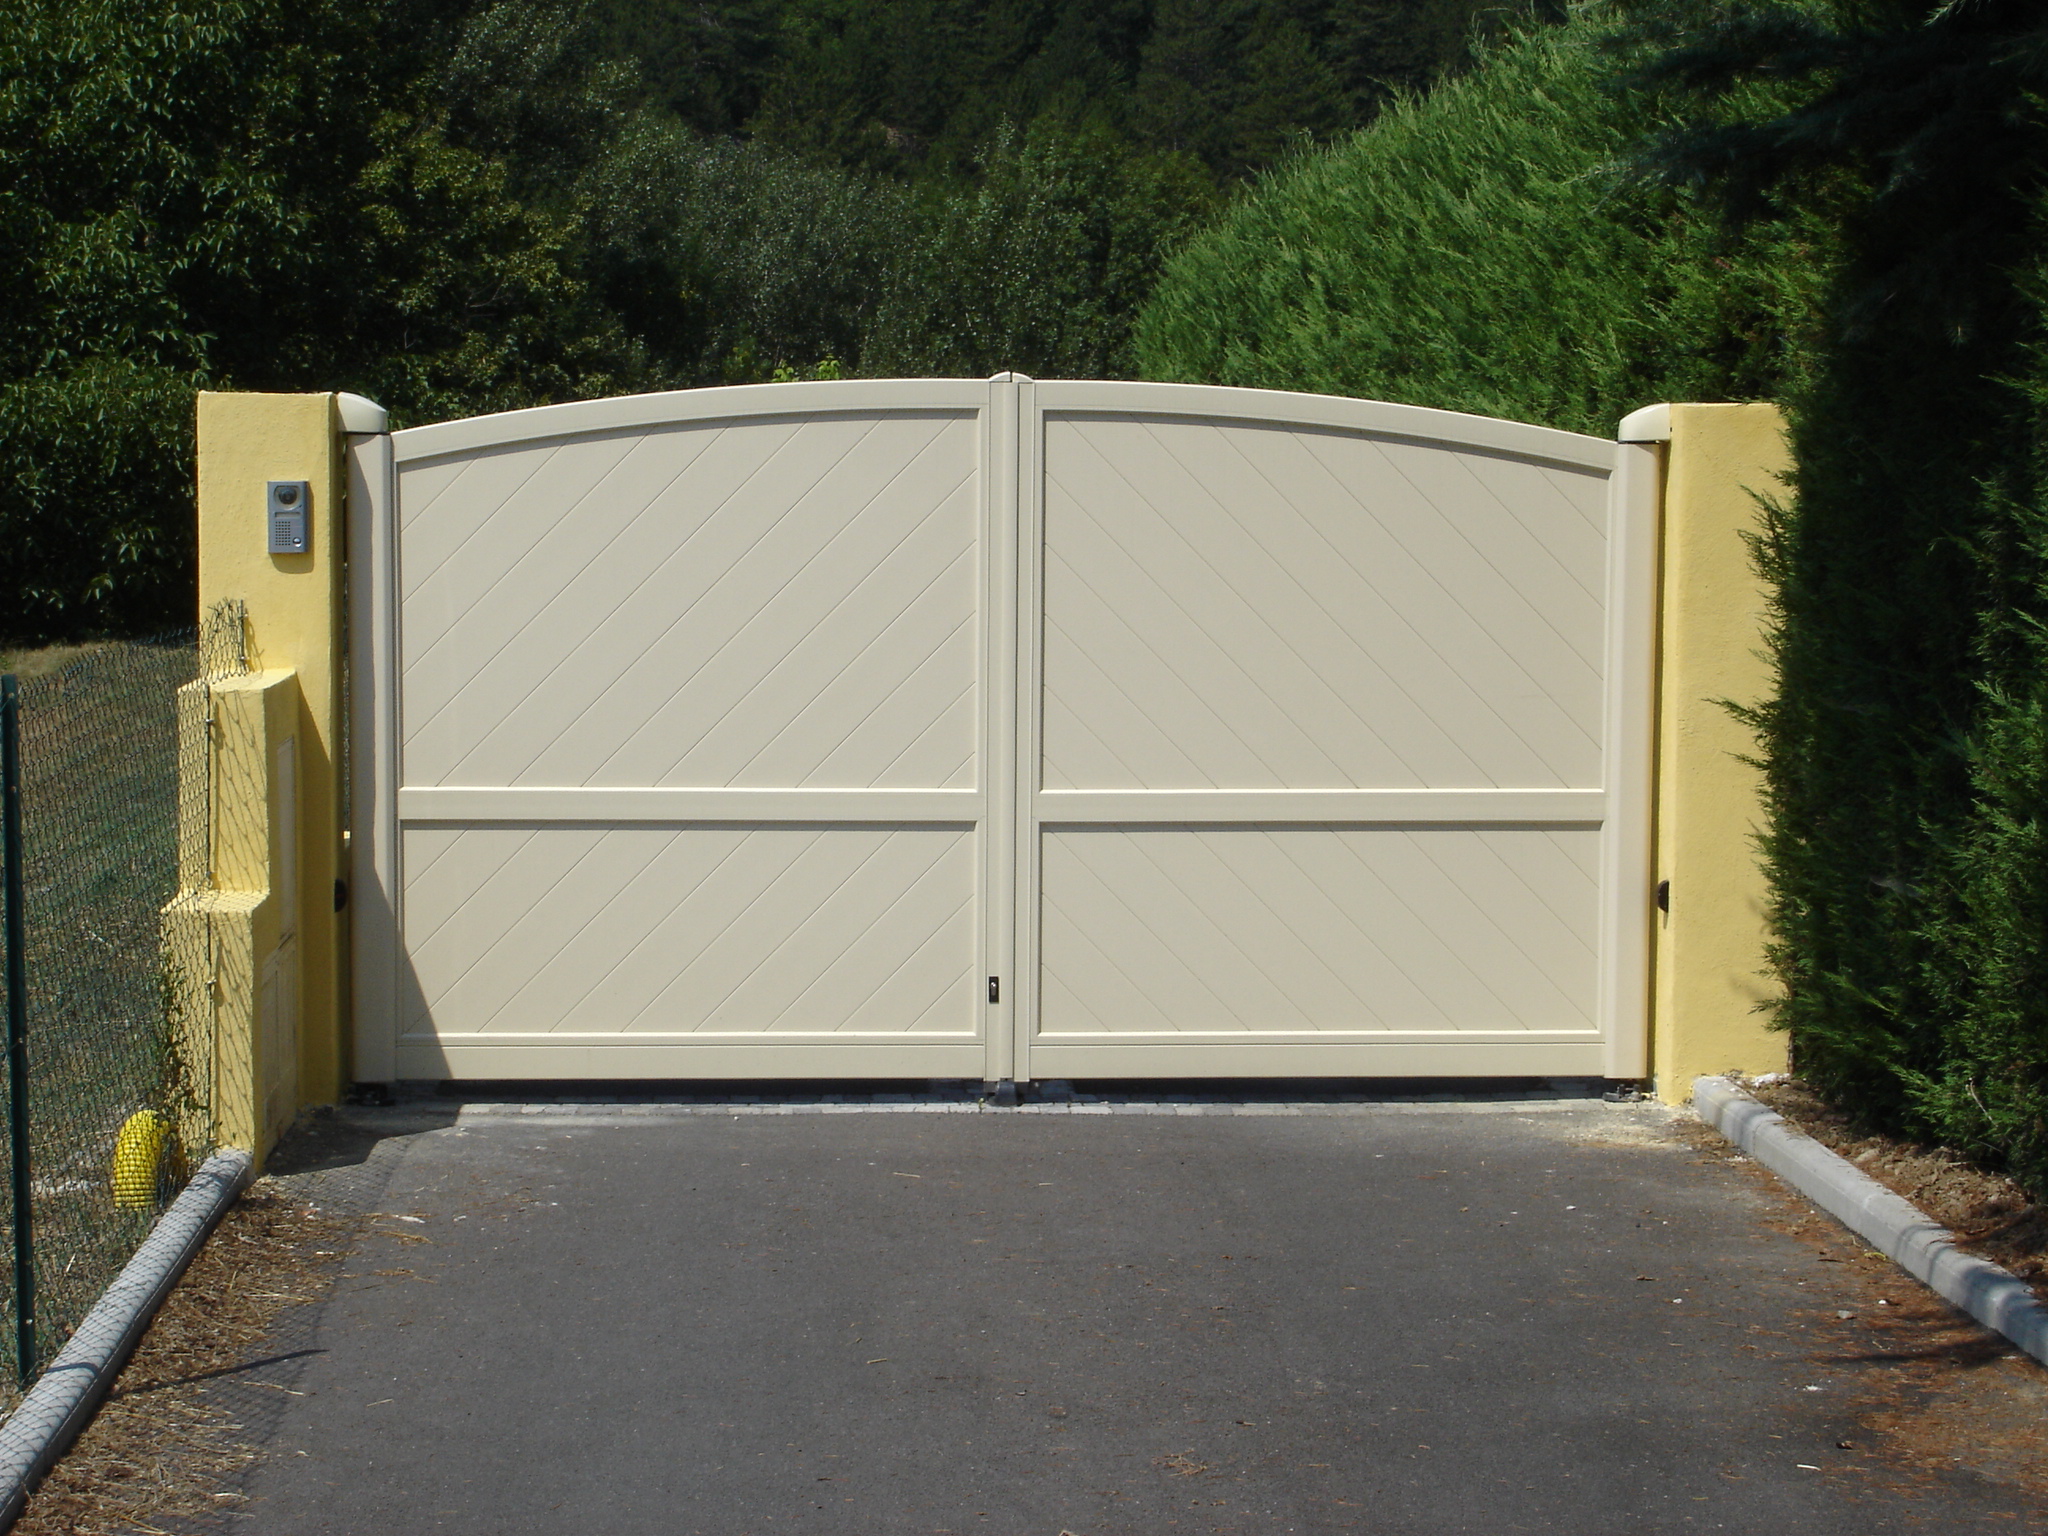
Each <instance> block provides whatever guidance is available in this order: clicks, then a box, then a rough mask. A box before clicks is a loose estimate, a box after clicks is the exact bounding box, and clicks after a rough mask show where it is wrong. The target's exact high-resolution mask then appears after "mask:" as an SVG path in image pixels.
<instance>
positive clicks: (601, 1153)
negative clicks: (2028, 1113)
mask: <svg viewBox="0 0 2048 1536" xmlns="http://www.w3.org/2000/svg"><path fill="white" fill-rule="evenodd" d="M959 1109H960V1106H949V1105H938V1104H933V1105H923V1106H917V1105H902V1106H892V1107H889V1108H888V1109H879V1108H878V1109H873V1110H867V1111H859V1110H852V1109H848V1108H846V1107H843V1106H841V1107H836V1108H828V1107H824V1106H819V1107H815V1108H812V1109H810V1110H807V1111H803V1112H793V1113H775V1112H771V1111H770V1110H769V1109H768V1108H766V1107H760V1106H745V1107H735V1108H733V1109H732V1110H730V1111H727V1110H719V1109H713V1110H704V1109H699V1110H695V1111H691V1112H675V1113H668V1114H664V1113H660V1112H650V1111H646V1110H637V1111H634V1112H631V1113H627V1112H614V1111H607V1110H601V1109H582V1110H570V1109H562V1110H559V1111H557V1112H554V1113H550V1114H527V1115H521V1114H518V1113H515V1112H511V1111H509V1110H504V1109H494V1108H491V1107H489V1106H481V1107H479V1106H472V1107H471V1108H470V1109H469V1110H468V1111H466V1112H465V1113H464V1115H463V1116H462V1118H460V1119H457V1120H454V1121H453V1123H449V1118H450V1116H451V1115H452V1113H453V1112H452V1110H438V1111H436V1110H432V1109H429V1110H428V1111H427V1112H426V1115H425V1118H419V1113H420V1112H419V1111H417V1110H415V1111H400V1112H396V1113H395V1114H393V1115H387V1116H385V1117H384V1118H383V1119H382V1120H378V1119H377V1118H376V1117H374V1116H373V1117H370V1119H369V1120H368V1121H365V1122H362V1123H363V1124H364V1125H367V1126H368V1128H369V1129H368V1131H366V1132H365V1134H366V1135H375V1134H380V1133H388V1134H382V1139H381V1140H378V1141H377V1142H376V1145H375V1147H374V1150H373V1152H372V1153H371V1154H370V1156H369V1158H368V1161H367V1162H366V1163H365V1164H364V1165H363V1167H362V1168H361V1169H358V1170H356V1171H355V1174H354V1176H355V1177H356V1179H357V1183H356V1185H355V1188H356V1189H357V1190H358V1192H359V1193H361V1194H362V1196H363V1198H364V1199H365V1200H366V1201H367V1208H368V1209H370V1210H373V1211H375V1212H378V1213H381V1214H379V1215H378V1216H376V1217H375V1218H374V1219H371V1220H370V1221H369V1222H368V1224H367V1225H368V1235H366V1236H365V1237H364V1239H363V1241H362V1243H361V1246H360V1249H359V1251H358V1252H356V1253H355V1254H354V1255H352V1256H351V1257H350V1258H349V1260H348V1261H347V1263H346V1264H345V1266H344V1270H343V1274H342V1276H341V1278H340V1279H339V1281H338V1283H337V1286H336V1289H335V1292H334V1294H333V1296H332V1298H331V1299H330V1300H329V1301H328V1302H327V1303H326V1304H325V1306H324V1309H323V1310H322V1312H321V1314H320V1316H319V1317H318V1319H317V1324H316V1327H317V1336H314V1337H311V1339H310V1342H308V1343H307V1345H306V1348H305V1350H304V1351H296V1350H295V1351H289V1352H288V1353H290V1354H291V1355H293V1358H291V1359H287V1360H282V1361H279V1362H277V1363H276V1364H273V1365H270V1366H267V1367H265V1368H264V1369H262V1370H260V1371H258V1372H256V1373H253V1374H254V1375H257V1376H260V1377H261V1381H260V1382H254V1383H252V1386H255V1385H260V1386H264V1387H267V1388H270V1389H271V1391H270V1395H269V1398H268V1401H270V1402H273V1403H275V1404H277V1405H278V1406H277V1411H276V1412H275V1413H273V1414H272V1415H271V1416H270V1418H269V1421H268V1423H267V1424H266V1425H264V1426H261V1435H262V1438H263V1439H264V1440H265V1442H266V1443H265V1446H264V1449H265V1450H266V1453H267V1454H266V1455H265V1456H264V1457H263V1459H262V1461H261V1462H260V1464H259V1466H258V1469H257V1471H256V1473H255V1475H254V1480H253V1482H252V1484H251V1486H250V1492H251V1494H252V1495H253V1501H252V1502H251V1503H250V1504H249V1505H248V1506H246V1514H245V1515H244V1516H242V1517H241V1518H239V1519H237V1520H236V1522H235V1528H236V1529H239V1530H246V1531H255V1532H261V1533H266V1536H268V1533H277V1536H285V1533H292V1536H298V1533H306V1536H312V1533H321V1532H346V1533H351V1536H362V1533H369V1532H377V1533H389V1536H404V1533H411V1532H448V1533H476V1536H509V1533H524V1532H550V1533H552V1532H601V1533H619V1536H627V1533H640V1532H648V1533H655V1532H659V1533H663V1536H682V1533H701V1536H747V1533H761V1532H774V1531H786V1530H792V1529H798V1530H809V1531H814V1532H819V1533H847V1536H853V1533H861V1536H884V1533H888V1536H894V1533H918V1536H960V1533H965V1532H985V1533H990V1536H1062V1533H1072V1536H1126V1533H1128V1536H1138V1533H1161V1532H1168V1531H1176V1532H1177V1531H1187V1532H1231V1533H1238V1532H1247V1533H1249V1532H1316V1533H1320V1532H1339V1531H1346V1532H1349V1531H1357V1532H1376V1533H1410V1532H1412V1533H1439V1532H1442V1533H1450V1532H1468V1531H1469V1532H1489V1533H1492V1532H1508V1531H1547V1532H1570V1533H1574V1536H1596V1533H1609V1532H1611V1533H1616V1536H1622V1533H1627V1536H1637V1533H1645V1532H1661V1531H1695V1530H1742V1531H1785V1532H1800V1533H1812V1536H1821V1533H1830V1532H1841V1533H1845V1536H1847V1533H1851V1532H1854V1533H1858V1536H1868V1533H1876V1532H1888V1531H1907V1530H1914V1531H1921V1530H1929V1529H1945V1530H1977V1529H1982V1530H1987V1531H2002V1532H2013V1531H2021V1530H2025V1531H2031V1530H2035V1529H2037V1528H2039V1527H2038V1519H2037V1516H2036V1515H2035V1513H2034V1510H2033V1507H2032V1506H2031V1505H2030V1503H2029V1502H2028V1500H2027V1499H2026V1498H2025V1497H2024V1496H2023V1495H2022V1494H2020V1493H2019V1492H2018V1491H2016V1490H2015V1489H2014V1488H2013V1487H2012V1486H2010V1485H2009V1484H2007V1483H2003V1482H2000V1481H1998V1480H1996V1479H1993V1478H1989V1477H1986V1476H1983V1475H1980V1473H1979V1472H1978V1471H1977V1470H1976V1469H1974V1468H1973V1467H1972V1466H1971V1465H1970V1463H1969V1460H1968V1458H1967V1457H1964V1458H1961V1459H1957V1458H1954V1457H1950V1458H1947V1460H1946V1461H1945V1462H1941V1461H1938V1462H1936V1463H1934V1464H1932V1466H1931V1469H1930V1467H1929V1466H1928V1465H1920V1466H1918V1467H1916V1468H1912V1469H1908V1468H1904V1467H1898V1466H1892V1465H1889V1464H1887V1463H1886V1462H1885V1460H1884V1458H1883V1456H1882V1455H1881V1454H1880V1448H1879V1447H1877V1446H1875V1445H1874V1444H1873V1441H1872V1437H1871V1434H1870V1432H1869V1431H1868V1429H1867V1423H1868V1420H1869V1407H1870V1402H1871V1400H1872V1393H1873V1392H1874V1391H1878V1390H1880V1389H1882V1388H1884V1387H1885V1385H1886V1384H1885V1382H1884V1381H1883V1379H1882V1378H1883V1377H1884V1374H1885V1372H1886V1371H1888V1370H1890V1369H1891V1368H1892V1367H1893V1366H1894V1365H1896V1364H1897V1362H1898V1360H1899V1359H1900V1358H1901V1357H1902V1354H1903V1353H1910V1350H1911V1348H1912V1341H1911V1340H1910V1339H1905V1338H1903V1337H1902V1336H1888V1335H1886V1334H1885V1333H1884V1332H1882V1331H1881V1330H1882V1328H1883V1327H1884V1326H1887V1325H1889V1324H1890V1323H1892V1322H1893V1321H1894V1320H1895V1319H1896V1318H1897V1317H1898V1316H1901V1315H1902V1314H1898V1313H1894V1314H1892V1317H1891V1318H1884V1317H1881V1316H1880V1315H1879V1314H1877V1313H1876V1312H1875V1311H1874V1310H1873V1309H1874V1308H1875V1307H1876V1306H1877V1305H1878V1303H1877V1302H1874V1301H1873V1300H1872V1297H1871V1293H1870V1289H1869V1286H1868V1285H1867V1284H1866V1285H1863V1288H1862V1289H1861V1290H1858V1289H1857V1286H1858V1284H1860V1283H1861V1282H1860V1281H1859V1279H1858V1273H1855V1272H1852V1270H1853V1266H1848V1265H1845V1264H1844V1263H1842V1262H1839V1261H1840V1260H1841V1259H1842V1257H1843V1256H1844V1255H1845V1254H1846V1253H1848V1252H1850V1251H1851V1250H1852V1249H1853V1248H1854V1246H1855V1245H1853V1243H1851V1242H1850V1240H1849V1239H1847V1238H1846V1236H1841V1235H1839V1233H1838V1234H1837V1235H1838V1237H1839V1241H1838V1243H1837V1244H1836V1246H1835V1247H1834V1248H1833V1250H1832V1251H1830V1249H1829V1246H1828V1243H1827V1241H1826V1236H1825V1234H1823V1236H1822V1238H1821V1239H1819V1240H1816V1239H1815V1238H1813V1237H1812V1236H1800V1235H1798V1234H1797V1233H1795V1232H1794V1231H1791V1230H1788V1228H1787V1223H1786V1222H1785V1220H1784V1219H1783V1211H1782V1209H1780V1206H1779V1204H1774V1202H1775V1201H1777V1197H1776V1196H1774V1195H1773V1194H1772V1193H1771V1192H1770V1190H1769V1189H1768V1188H1767V1186H1766V1184H1765V1182H1764V1181H1762V1180H1761V1179H1760V1178H1759V1177H1757V1176H1754V1175H1753V1174H1750V1173H1749V1172H1748V1171H1747V1170H1743V1169H1740V1168H1734V1167H1730V1166H1728V1165H1727V1164H1726V1163H1724V1162H1722V1161H1719V1160H1716V1159H1713V1158H1703V1157H1701V1156H1700V1155H1699V1154H1698V1153H1697V1152H1696V1151H1695V1150H1694V1149H1693V1148H1691V1147H1689V1146H1688V1144H1687V1142H1686V1141H1685V1140H1684V1139H1683V1138H1682V1137H1681V1136H1679V1135H1677V1134H1675V1132H1674V1130H1673V1128H1672V1122H1671V1117H1670V1116H1669V1114H1668V1113H1667V1112H1665V1111H1662V1110H1659V1109H1657V1108H1656V1107H1654V1106H1641V1105H1639V1106H1613V1105H1607V1104H1603V1103H1599V1102H1597V1101H1584V1100H1581V1101H1556V1102H1531V1103H1526V1104H1520V1103H1476V1104H1440V1105H1371V1104H1365V1105H1330V1106H1322V1107H1320V1108H1317V1109H1315V1110H1313V1111H1312V1112H1308V1113H1299V1112H1287V1111H1286V1107H1285V1106H1281V1105H1275V1104H1267V1105H1260V1104H1247V1105H1242V1106H1238V1108H1237V1111H1236V1112H1232V1107H1231V1106H1228V1105H1212V1106H1207V1107H1204V1108H1202V1109H1201V1110H1200V1112H1185V1111H1184V1112H1181V1113H1174V1112H1172V1106H1170V1105H1166V1106H1162V1105H1159V1104H1142V1105H1133V1106H1129V1107H1127V1108H1125V1109H1123V1110H1120V1111H1119V1110H1111V1109H1108V1108H1106V1107H1101V1106H1091V1107H1089V1108H1087V1109H1081V1110H1075V1111H1073V1112H1063V1113H1043V1112H1032V1111H1028V1110H1027V1111H1024V1112H1017V1111H1007V1112H1006V1111H1000V1110H992V1111H988V1112H982V1113H969V1112H958V1111H959ZM948 1111H954V1112H948ZM408 1113H412V1114H413V1115H414V1116H415V1118H413V1119H411V1120H407V1119H405V1118H404V1117H405V1115H406V1114H408ZM436 1116H438V1119H437V1118H436ZM408 1126H412V1127H421V1126H438V1128H431V1129H418V1128H415V1129H411V1130H409V1131H408V1129H407V1127H408ZM365 1192H366V1193H365ZM1843 1245H1847V1247H1844V1246H1843ZM1898 1285H1899V1286H1900V1287H1903V1288H1905V1289H1912V1286H1911V1282H1909V1281H1904V1280H1903V1279H1901V1280H1900V1281H1899V1282H1898ZM1883 1304H1884V1305H1891V1304H1892V1303H1891V1302H1889V1301H1886V1302H1884V1303H1883ZM1977 1347H1978V1351H1979V1354H1980V1355H1981V1356H1982V1358H1983V1359H1985V1360H1990V1359H1993V1358H1995V1356H1996V1354H1997V1352H1998V1347H1997V1345H1996V1343H1995V1342H1993V1341H1989V1340H1988V1336H1985V1338H1983V1339H1980V1341H1979V1344H1978V1346H1977ZM2028 1369H2031V1367H2028Z"/></svg>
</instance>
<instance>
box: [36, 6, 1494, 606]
mask: <svg viewBox="0 0 2048 1536" xmlns="http://www.w3.org/2000/svg"><path fill="white" fill-rule="evenodd" d="M1480 14H1481V4H1480V0H1215V3H1199V0H1104V3H1089V0H692V3H684V0H588V3H585V0H0V81H4V85H0V185H4V186H5V188H6V195H5V196H4V198H0V270H4V272H5V274H6V284H7V303H6V304H5V305H4V307H0V592H4V593H5V594H6V596H5V597H4V598H0V639H15V640H33V639H45V638H59V637H71V636H78V635H84V634H92V633H97V632H109V631H121V630H126V631H130V632H132V631H134V630H137V629H149V628H155V627H162V626H164V625H167V624H173V623H180V622H185V621H187V620H188V619H189V616H190V612H189V611H190V607H191V597H190V582H191V558H192V555H191V549H190V527H191V476H190V458H189V456H190V444H189V435H190V420H191V396H192V392H193V390H195V389H197V388H239V389H281V390H299V389H348V390H354V391H357V392H359V393H362V394H366V395H370V396H373V397H375V398H377V399H379V400H381V401H383V402H384V403H385V404H386V405H388V406H389V407H390V408H391V409H392V411H393V413H394V416H395V418H396V419H397V420H398V421H399V422H401V423H408V422H418V421H423V420H433V419H437V418H443V417H450V416H460V415H468V414H473V413H476V412H480V411H489V410H499V409H506V408H511V407H516V406H521V405H529V404H535V403H541V402H546V401H551V400H561V399H569V398H578V397H588V396H595V395H603V394H613V393H620V392H625V391H632V390H645V389H659V388H673V387H683V386H691V385H699V384H712V383H725V382H748V381H754V380H765V379H773V378H785V377H796V376H814V375H826V376H829V375H833V374H969V375H972V374H984V373H988V372H991V371H994V370H996V369H998V368H1004V367H1016V368H1021V369H1025V370H1027V371H1032V372H1037V373H1041V374H1048V375H1050V374H1059V375H1069V376H1073V375H1079V376H1095V375H1105V374H1119V373H1125V372H1128V371H1129V369H1130V368H1131V366H1132V365H1131V360H1130V331H1131V325H1132V322H1133V319H1134V317H1135V315H1136V313H1137V311H1138V308H1139V307H1140V305H1141V304H1142V303H1143V301H1144V299H1145V296H1146V295H1147V294H1148V293H1149V291H1150V289H1151V285H1152V283H1153V281H1154V279H1155V277H1156V275H1157V272H1158V270H1159V266H1160V263H1161V261H1162V260H1163V258H1164V257H1165V255H1166V254H1167V253H1168V252H1169V251H1171V250H1172V249H1174V248H1176V247H1177V246H1178V245H1179V244H1180V243H1181V242H1182V241H1183V240H1184V239H1185V238H1186V237H1187V235H1188V234H1190V233H1191V232H1192V231H1193V230H1195V229H1196V228H1198V227H1199V226H1200V225H1201V224H1202V223H1203V222H1204V221H1206V220H1207V219H1208V218H1209V217H1211V216H1212V215H1213V213H1214V211H1215V210H1216V209H1217V208H1218V207H1219V206H1221V205H1222V204H1223V203H1224V201H1226V200H1227V198H1228V197H1229V195H1230V193H1231V189H1232V188H1234V187H1235V186H1237V185H1239V184H1240V183H1241V181H1242V180H1243V178H1245V177H1247V176H1249V175H1252V174H1253V173H1255V172H1256V171H1257V170H1258V169H1259V168H1260V167H1262V166H1264V165H1265V164H1267V163H1268V162H1270V161H1271V160H1272V159H1273V157H1274V156H1276V155H1278V154H1280V153H1282V152H1283V151H1284V150H1285V148H1286V147H1287V146H1288V145H1289V144H1291V143H1295V142H1297V141H1306V140H1310V139H1315V138H1328V137H1330V136H1332V135H1336V134H1339V133H1341V132H1343V131H1346V130H1348V129H1351V128H1353V127H1355V126H1357V125H1358V124H1360V123H1362V122H1365V121H1367V120H1369V119H1370V118H1371V117H1372V116H1373V115H1374V113H1375V112H1376V111H1377V110H1378V109H1379V108H1380V106H1381V105H1382V104H1383V102H1384V101H1385V100H1386V99H1387V98H1388V95H1389V93H1390V92H1393V91H1396V90H1401V89H1420V88H1423V87H1424V86H1426V85H1427V84H1428V83H1429V82H1430V81H1431V80H1432V79H1433V78H1435V77H1436V76H1437V75H1438V74H1439V73H1440V72H1442V71H1444V70H1447V69H1452V68H1455V67H1457V66H1458V65H1460V64H1461V63H1462V62H1463V61H1464V59H1465V58H1466V53H1467V43H1466V40H1467V38H1468V36H1469V34H1470V32H1471V30H1472V27H1473V25H1474V22H1475V18H1477V17H1479V16H1480ZM1485 14H1486V15H1487V16H1490V17H1491V16H1498V15H1499V14H1501V12H1500V9H1499V7H1498V6H1491V7H1488V8H1487V10H1486V12H1485Z"/></svg>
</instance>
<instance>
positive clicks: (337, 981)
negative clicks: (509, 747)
mask: <svg viewBox="0 0 2048 1536" xmlns="http://www.w3.org/2000/svg"><path fill="white" fill-rule="evenodd" d="M343 468H344V466H343V457H342V439H341V427H340V421H339V419H338V415H337V405H336V399H335V397H334V396H333V395H327V394H320V395H262V394H219V393H213V392H207V393H202V394H201V395H200V396H199V611H200V613H201V614H202V615H204V614H205V613H206V612H207V611H208V610H209V609H211V608H212V607H213V605H214V604H215V603H217V602H220V601H222V600H234V599H239V600H240V601H241V602H242V603H244V604H245V605H246V607H247V614H248V620H247V643H248V648H249V664H250V666H251V667H252V668H255V669H257V670H259V671H263V670H270V671H281V670H289V671H292V672H294V673H296V674H297V687H296V689H295V690H294V694H295V697H296V700H297V703H296V708H297V711H298V718H297V722H296V728H295V729H294V730H293V731H292V732H290V733H289V734H290V735H292V736H293V738H294V739H295V741H296V761H295V763H294V765H293V768H294V772H293V777H294V778H295V780H296V786H295V790H294V793H293V798H294V800H295V802H296V804H295V811H294V814H293V815H292V817H291V818H290V820H291V824H292V825H293V826H294V827H295V829H296V832H295V841H296V849H295V857H294V860H293V862H294V863H295V864H296V869H295V871H294V872H293V874H292V881H293V884H294V886H295V887H296V891H295V900H294V901H293V902H292V903H291V905H292V907H293V908H294V909H295V911H296V924H297V944H296V949H297V957H296V965H295V969H296V971H297V973H298V974H297V978H296V990H297V992H298V998H297V1003H296V1007H292V1008H288V1011H287V1014H286V1016H289V1017H294V1018H295V1020H296V1024H297V1036H298V1038H297V1050H296V1054H297V1059H298V1070H297V1079H298V1093H297V1103H298V1104H321V1103H332V1102H334V1101H335V1100H336V1099H337V1098H338V1097H339V1096H340V1094H341V1091H342V1087H343V1084H344V1083H345V1081H346V1078H345V1076H344V1068H343V1060H344V1057H343V1052H344V1049H345V1041H344V1038H343V1036H344V1024H345V1012H344V1009H345V1004H346V993H345V991H344V979H343V977H344V971H345V969H346V957H347V954H348V946H347V943H346V937H347V935H346V932H345V929H344V926H343V924H344V922H345V914H344V913H343V912H340V911H337V909H336V901H335V891H336V885H335V882H336V880H337V879H338V878H339V877H340V876H341V873H342V870H343V868H344V864H343V857H342V819H341V741H342V735H341V709H342V694H341V664H342V654H341V645H342V634H343V630H342V608H341V604H342V558H343V549H344V547H345V546H344V530H343V528H342V497H343ZM273 480H288V481H300V480H302V481H306V482H308V483H309V484H310V486H311V488H312V490H311V498H310V507H309V511H310V519H311V526H310V528H309V530H308V535H309V537H308V540H307V549H306V552H305V553H303V554H272V553H270V549H269V536H268V533H269V529H268V521H269V518H268V499H267V498H268V485H269V482H271V481H273ZM280 899H282V896H280ZM292 1107H293V1108H294V1109H296V1108H297V1104H295V1105H293V1106H292Z"/></svg>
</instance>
